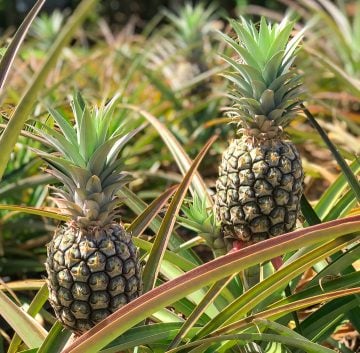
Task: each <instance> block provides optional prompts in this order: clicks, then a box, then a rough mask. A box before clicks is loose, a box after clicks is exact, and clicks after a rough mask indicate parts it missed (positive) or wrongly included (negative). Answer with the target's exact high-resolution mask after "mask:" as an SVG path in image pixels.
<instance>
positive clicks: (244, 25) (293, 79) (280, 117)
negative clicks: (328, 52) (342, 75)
mask: <svg viewBox="0 0 360 353" xmlns="http://www.w3.org/2000/svg"><path fill="white" fill-rule="evenodd" d="M230 24H231V26H232V28H233V29H234V31H235V33H236V35H237V39H232V38H230V37H229V36H227V35H225V34H221V35H222V36H223V38H224V39H225V41H226V42H227V43H228V44H229V45H230V46H231V47H232V48H233V49H234V51H235V53H236V55H237V57H238V58H236V59H233V58H230V57H228V56H225V55H223V59H224V60H225V61H226V62H228V63H229V64H230V66H231V68H232V72H229V73H227V74H225V75H224V76H225V77H226V78H227V79H228V80H229V81H231V82H232V83H233V84H234V88H233V89H231V90H230V91H229V94H228V96H229V98H230V99H231V100H232V101H233V106H232V107H231V108H229V109H228V112H229V115H230V116H231V117H232V118H233V120H234V122H236V123H237V124H238V126H239V127H240V129H239V132H240V133H243V134H245V135H248V136H251V137H252V138H256V139H260V140H263V139H272V138H276V137H278V136H279V135H281V134H282V132H283V128H284V127H286V126H287V125H288V124H289V122H290V121H291V119H292V117H293V115H294V113H295V112H296V110H297V109H298V107H299V104H300V103H301V99H302V98H301V96H302V93H303V92H302V87H301V86H302V85H301V82H300V78H301V76H300V75H299V74H297V73H296V72H294V71H293V70H291V69H290V68H291V65H292V64H293V62H294V60H295V57H296V53H297V51H298V44H299V42H300V40H301V38H302V32H299V33H297V34H296V35H295V36H294V37H293V38H292V39H291V40H289V38H290V36H291V33H292V30H293V27H294V23H293V22H289V21H288V20H287V18H285V19H284V20H283V21H282V22H281V23H280V24H271V23H267V21H266V20H265V18H261V21H260V25H259V26H256V25H255V24H254V23H252V22H248V21H247V20H245V19H244V18H241V19H240V21H235V20H230Z"/></svg>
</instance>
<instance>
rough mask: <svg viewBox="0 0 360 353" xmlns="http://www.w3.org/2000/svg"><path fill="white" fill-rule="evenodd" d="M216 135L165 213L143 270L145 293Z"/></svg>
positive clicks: (153, 278) (157, 268)
mask: <svg viewBox="0 0 360 353" xmlns="http://www.w3.org/2000/svg"><path fill="white" fill-rule="evenodd" d="M215 139H216V137H212V138H211V139H210V140H209V141H208V142H207V143H206V144H205V146H204V147H203V148H202V150H201V151H200V152H199V154H198V155H197V157H196V158H195V159H194V162H193V163H192V165H191V166H190V168H189V170H188V171H187V172H186V174H185V176H184V179H183V181H182V182H181V183H180V185H179V188H178V189H177V191H176V193H175V195H174V197H173V199H172V201H171V203H170V206H169V208H168V210H167V212H166V214H165V217H164V219H163V221H162V223H161V226H160V229H159V232H158V234H157V235H156V238H155V240H154V245H153V247H152V249H151V252H150V255H149V259H148V261H147V262H146V265H145V267H144V271H143V282H144V293H146V292H147V291H149V290H151V289H152V288H153V287H154V285H155V281H156V277H157V275H158V273H159V269H160V265H161V260H162V258H163V257H164V252H165V250H166V248H167V245H168V242H169V237H170V234H171V232H172V230H173V227H174V225H175V221H176V216H177V214H178V212H179V211H180V207H181V205H182V201H183V200H184V197H185V195H186V192H187V190H188V187H189V185H190V183H191V179H192V177H193V175H194V173H195V171H196V169H197V167H198V166H199V164H200V162H201V161H202V159H203V158H204V156H205V154H206V152H207V151H208V150H209V148H210V147H211V145H212V144H213V142H214V141H215Z"/></svg>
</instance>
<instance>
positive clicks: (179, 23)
mask: <svg viewBox="0 0 360 353" xmlns="http://www.w3.org/2000/svg"><path fill="white" fill-rule="evenodd" d="M215 11H216V7H215V6H213V5H208V6H206V5H205V4H204V3H202V2H199V3H197V4H195V5H192V4H191V3H190V2H186V3H185V5H184V6H183V7H181V8H180V9H178V11H177V13H173V12H170V11H168V10H164V13H165V16H166V17H167V18H168V19H169V21H170V22H171V24H172V25H173V26H174V27H175V29H176V32H175V34H174V36H175V38H176V39H177V40H178V44H179V45H180V46H181V47H183V48H185V49H190V50H191V53H192V52H193V51H194V50H195V52H196V53H197V52H198V51H200V54H201V51H202V48H201V47H202V45H203V43H202V42H203V36H204V35H205V34H206V33H207V32H209V30H210V29H211V27H212V23H213V22H212V20H213V18H214V14H215Z"/></svg>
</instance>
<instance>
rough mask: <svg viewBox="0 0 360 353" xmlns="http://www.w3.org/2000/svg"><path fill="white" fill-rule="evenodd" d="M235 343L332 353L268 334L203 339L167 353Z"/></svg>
mask: <svg viewBox="0 0 360 353" xmlns="http://www.w3.org/2000/svg"><path fill="white" fill-rule="evenodd" d="M225 341H235V342H234V343H236V341H237V342H240V343H242V345H245V343H246V342H254V341H264V342H279V343H281V344H283V345H286V346H290V347H295V348H299V349H301V350H302V351H304V352H307V353H334V351H333V350H332V349H329V348H325V347H322V346H320V345H318V344H316V343H313V342H311V341H309V340H305V339H304V338H295V337H287V336H281V335H276V334H269V333H238V334H233V335H221V336H218V337H211V338H205V339H202V340H200V341H197V342H192V343H188V344H186V345H184V346H182V347H179V348H175V349H172V350H170V351H168V353H175V352H179V351H181V350H183V349H189V348H191V347H194V346H198V345H202V347H201V348H200V350H191V351H189V352H191V353H192V352H194V353H195V352H205V347H209V346H210V344H213V343H216V342H225ZM253 352H255V351H253Z"/></svg>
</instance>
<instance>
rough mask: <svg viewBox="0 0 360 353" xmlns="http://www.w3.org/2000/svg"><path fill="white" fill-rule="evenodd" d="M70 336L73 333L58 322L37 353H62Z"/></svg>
mask: <svg viewBox="0 0 360 353" xmlns="http://www.w3.org/2000/svg"><path fill="white" fill-rule="evenodd" d="M70 336H71V331H69V330H67V329H65V328H64V327H63V326H62V324H61V323H60V322H59V321H56V322H55V324H54V325H53V327H52V328H51V330H50V332H49V334H48V335H47V337H46V339H45V341H44V343H43V344H42V345H41V347H40V348H39V350H38V351H37V353H61V351H62V349H63V348H64V346H65V345H66V343H67V342H68V340H69V338H70Z"/></svg>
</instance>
